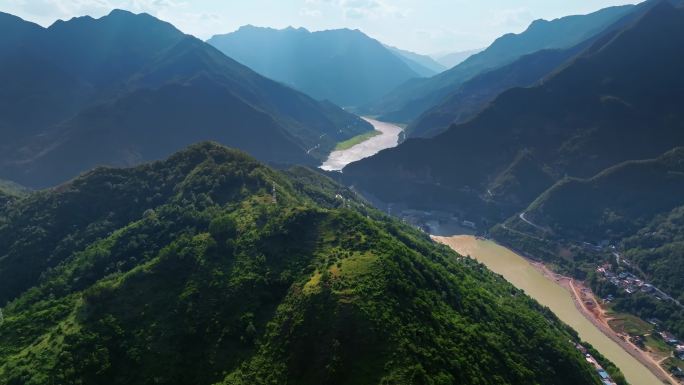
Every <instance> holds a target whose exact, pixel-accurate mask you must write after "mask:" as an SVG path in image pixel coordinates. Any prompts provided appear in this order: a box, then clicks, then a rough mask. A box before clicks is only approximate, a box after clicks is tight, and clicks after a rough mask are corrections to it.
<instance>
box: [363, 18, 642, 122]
mask: <svg viewBox="0 0 684 385" xmlns="http://www.w3.org/2000/svg"><path fill="white" fill-rule="evenodd" d="M632 9H633V6H622V7H611V8H606V9H603V10H600V11H597V12H594V13H591V14H588V15H577V16H568V17H563V18H560V19H556V20H552V21H546V20H537V21H535V22H533V23H532V24H531V25H530V26H529V27H528V29H527V30H525V31H524V32H522V33H520V34H507V35H504V36H502V37H500V38H499V39H497V40H496V41H495V42H494V43H492V45H490V46H489V47H487V49H485V50H484V51H482V52H480V53H478V54H475V55H472V56H470V57H469V58H468V59H467V60H465V61H464V62H462V63H460V64H459V65H457V66H455V67H453V68H452V69H450V70H448V71H445V72H443V73H440V74H439V75H436V76H433V77H432V78H429V79H422V80H413V81H411V82H407V83H405V84H403V85H401V86H400V87H397V89H395V90H394V91H392V92H391V93H389V94H388V95H387V96H385V97H384V98H383V99H382V100H380V101H379V102H377V103H375V104H373V105H372V106H371V107H370V108H369V110H370V111H372V112H373V113H375V114H378V115H381V116H383V118H384V119H386V120H390V121H397V122H402V123H407V122H410V121H412V120H413V119H415V118H417V117H418V116H419V115H420V114H422V113H423V112H425V111H426V110H427V109H429V108H431V107H434V106H436V105H438V104H440V103H441V102H442V101H443V100H444V99H445V98H446V97H447V96H448V95H449V94H451V93H452V92H455V91H456V90H457V89H458V87H459V86H460V85H461V84H463V83H464V82H465V81H468V80H469V79H472V78H473V77H474V76H477V75H479V74H482V73H484V72H487V71H490V70H493V69H496V68H500V67H502V66H505V65H507V64H510V63H512V62H513V61H515V60H517V59H518V58H520V57H522V56H524V55H528V54H531V53H534V52H537V51H540V50H544V49H565V48H570V47H573V46H575V45H577V44H579V43H581V42H583V41H585V40H587V39H589V38H590V37H592V36H594V35H596V34H598V33H600V32H601V31H602V30H603V29H604V28H606V27H608V26H609V25H611V24H613V23H614V22H616V21H617V20H618V19H620V18H621V17H622V16H624V15H626V14H627V13H629V12H630V11H631V10H632Z"/></svg>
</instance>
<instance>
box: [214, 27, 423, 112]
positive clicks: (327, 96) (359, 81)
mask: <svg viewBox="0 0 684 385" xmlns="http://www.w3.org/2000/svg"><path fill="white" fill-rule="evenodd" d="M207 43H209V44H211V45H213V46H214V47H216V48H218V49H219V50H221V52H223V53H224V54H226V55H227V56H229V57H231V58H233V59H235V60H237V61H239V62H240V63H242V64H244V65H246V66H248V67H250V68H252V69H253V70H255V71H257V72H259V73H260V74H262V75H264V76H267V77H269V78H271V79H275V80H278V81H281V82H283V83H285V84H288V85H290V86H292V87H294V88H296V89H298V90H301V91H303V92H305V93H307V94H308V95H311V96H313V97H314V98H316V99H319V100H330V101H332V102H334V103H336V104H338V105H341V106H345V107H347V106H351V107H357V106H360V105H364V104H366V103H370V102H372V101H375V100H377V99H379V98H380V97H382V96H383V95H385V94H386V93H388V92H389V91H391V90H392V89H393V88H394V87H396V86H398V85H399V84H401V83H403V82H405V81H407V80H408V79H411V78H414V77H419V76H423V75H422V74H420V73H417V72H416V71H414V70H413V69H412V68H411V66H412V65H411V64H408V63H406V62H405V59H404V58H403V57H402V56H398V55H397V54H395V53H394V52H391V51H390V50H389V49H387V48H385V46H383V45H382V44H381V43H380V42H378V41H377V40H375V39H372V38H370V37H368V36H366V35H365V34H363V33H362V32H361V31H359V30H349V29H338V30H328V31H319V32H309V31H308V30H306V29H304V28H299V29H294V28H286V29H282V30H277V29H272V28H259V27H254V26H244V27H242V28H240V29H239V30H237V31H235V32H233V33H229V34H225V35H216V36H214V37H212V38H211V39H209V40H208V41H207ZM411 63H413V64H415V60H412V61H411ZM421 67H422V66H421Z"/></svg>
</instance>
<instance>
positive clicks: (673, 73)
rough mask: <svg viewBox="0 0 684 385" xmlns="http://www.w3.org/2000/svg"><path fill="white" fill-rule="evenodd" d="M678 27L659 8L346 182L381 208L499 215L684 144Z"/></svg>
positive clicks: (360, 166)
mask: <svg viewBox="0 0 684 385" xmlns="http://www.w3.org/2000/svg"><path fill="white" fill-rule="evenodd" d="M683 20H684V19H683V16H682V11H681V9H676V8H674V7H673V6H672V5H670V4H669V3H668V2H657V4H656V5H655V6H654V7H651V8H649V9H648V10H647V11H646V12H645V14H644V15H643V16H642V17H640V18H639V19H638V20H637V21H635V22H634V23H632V24H629V25H628V26H626V27H624V28H622V29H620V30H618V31H616V32H614V33H612V34H610V35H608V36H606V37H605V38H604V39H601V40H599V41H597V42H596V43H594V44H593V45H592V46H591V47H590V48H588V49H587V50H585V51H583V52H582V53H581V54H580V55H578V56H577V57H576V58H575V59H574V61H572V63H570V64H568V65H567V66H565V67H564V68H562V69H561V70H559V71H558V72H557V73H556V74H555V75H554V76H552V77H550V78H548V79H546V80H545V81H544V82H543V83H542V84H540V85H538V86H536V87H530V88H514V89H511V90H508V91H506V92H504V93H503V94H501V95H500V96H499V97H498V98H496V99H495V100H494V101H493V102H492V103H491V105H490V106H489V107H488V108H486V109H485V110H484V111H483V112H481V113H480V114H479V115H477V116H476V117H475V118H474V119H472V120H470V121H468V122H466V123H464V124H461V125H455V126H452V127H451V128H449V129H448V130H447V131H446V132H444V133H442V134H440V135H438V136H436V137H435V138H432V139H415V140H407V141H406V142H404V143H403V144H401V145H400V146H398V147H397V148H394V149H391V150H386V151H383V152H381V153H379V154H378V155H376V156H374V157H372V158H368V159H365V160H362V161H360V162H357V163H353V164H351V165H349V166H347V167H346V168H345V169H344V175H345V176H346V177H347V178H348V179H349V180H350V182H352V183H354V184H355V185H356V186H357V187H359V188H361V189H363V190H366V191H367V192H370V193H372V194H373V195H375V196H377V197H379V198H380V199H381V200H383V201H385V202H406V203H410V204H413V205H423V204H424V205H432V206H435V207H436V206H440V205H450V204H453V205H455V206H464V205H466V202H468V205H470V204H471V203H473V202H480V203H481V204H485V205H490V206H494V207H499V208H500V209H501V210H503V211H502V212H501V214H500V215H504V216H505V215H506V213H512V212H513V211H515V210H518V209H520V208H524V207H525V206H526V205H527V204H529V203H530V202H532V201H533V200H534V199H535V198H536V197H537V196H538V195H539V194H540V193H542V192H543V191H544V190H546V189H547V188H548V187H550V186H551V185H552V184H553V181H555V180H559V179H561V178H562V177H564V176H565V175H570V176H575V177H581V178H587V177H591V176H593V175H595V174H597V173H598V172H600V171H601V170H603V169H605V168H608V167H611V166H613V165H616V164H618V163H621V162H624V161H627V160H633V159H647V158H652V157H656V156H659V155H660V154H662V153H664V152H665V151H668V150H670V149H672V148H673V147H675V146H677V145H681V144H683V143H684V136H683V135H684V130H683V129H682V123H681V122H682V121H684V117H683V116H682V112H681V109H680V108H679V107H678V106H679V105H680V103H681V101H682V100H684V94H682V92H681V90H682V89H684V88H682V86H681V84H680V83H682V78H681V76H679V75H678V68H679V65H684V55H682V51H681V50H680V49H679V47H681V45H682V43H683V42H684V41H683V39H684V30H683V28H684V23H682V21H683ZM635 46H637V47H638V49H635V48H634V47H635ZM630 47H631V48H630ZM654 58H663V59H659V60H654ZM665 58H666V59H665ZM379 176H381V177H379ZM460 197H462V198H463V199H461V198H460ZM459 199H461V200H460V201H459Z"/></svg>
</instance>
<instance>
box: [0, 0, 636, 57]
mask: <svg viewBox="0 0 684 385" xmlns="http://www.w3.org/2000/svg"><path fill="white" fill-rule="evenodd" d="M635 2H638V0H0V11H2V12H7V13H11V14H14V15H17V16H19V17H21V18H23V19H25V20H29V21H33V22H36V23H38V24H40V25H43V26H49V25H50V24H52V23H53V22H54V21H55V20H57V19H63V20H67V19H70V18H72V17H76V16H83V15H90V16H92V17H101V16H103V15H106V14H107V13H109V12H110V11H111V10H112V9H114V8H121V9H126V10H129V11H132V12H136V13H138V12H147V13H149V14H151V15H153V16H156V17H158V18H160V19H162V20H165V21H168V22H170V23H172V24H174V25H175V26H176V27H177V28H178V29H180V30H182V31H183V32H185V33H189V34H192V35H195V36H197V37H199V38H201V39H203V40H205V39H208V38H209V37H211V36H213V35H215V34H221V33H228V32H232V31H235V30H236V29H238V28H239V27H240V26H242V25H245V24H252V25H256V26H261V27H273V28H285V27H288V26H293V27H304V28H307V29H309V30H312V31H318V30H325V29H335V28H351V29H360V30H362V31H363V32H365V33H366V34H368V35H369V36H371V37H373V38H376V39H378V40H380V41H382V42H383V43H386V44H389V45H393V46H396V47H399V48H402V49H408V50H411V51H414V52H418V53H422V54H436V53H447V52H456V51H463V50H469V49H474V48H483V47H486V46H487V45H489V44H490V43H491V42H492V41H493V40H494V39H496V38H497V37H499V36H501V35H503V34H505V33H509V32H513V33H519V32H522V31H523V30H525V28H526V27H527V26H528V25H529V24H530V23H531V22H532V21H533V20H536V19H547V20H550V19H554V18H558V17H563V16H567V15H573V14H586V13H590V12H593V11H596V10H598V9H601V8H605V7H608V6H613V5H621V4H633V3H635Z"/></svg>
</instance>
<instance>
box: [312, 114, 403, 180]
mask: <svg viewBox="0 0 684 385" xmlns="http://www.w3.org/2000/svg"><path fill="white" fill-rule="evenodd" d="M363 119H364V120H365V121H367V122H368V123H370V124H372V125H373V127H374V128H375V129H376V130H377V131H380V132H381V134H380V135H376V136H374V137H372V138H370V139H368V140H366V141H364V142H361V143H359V144H357V145H355V146H353V147H350V148H348V149H346V150H340V151H333V152H332V153H331V154H330V156H328V159H327V160H326V161H325V163H323V164H322V165H321V166H320V168H322V169H323V170H326V171H340V170H342V169H343V168H344V166H346V165H348V164H349V163H352V162H356V161H358V160H361V159H363V158H368V157H369V156H373V155H375V154H377V153H378V152H380V151H382V150H384V149H386V148H392V147H396V145H397V144H398V143H399V134H400V133H401V131H402V129H401V127H399V126H395V125H394V124H391V123H385V122H381V121H379V120H374V119H369V118H363Z"/></svg>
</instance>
